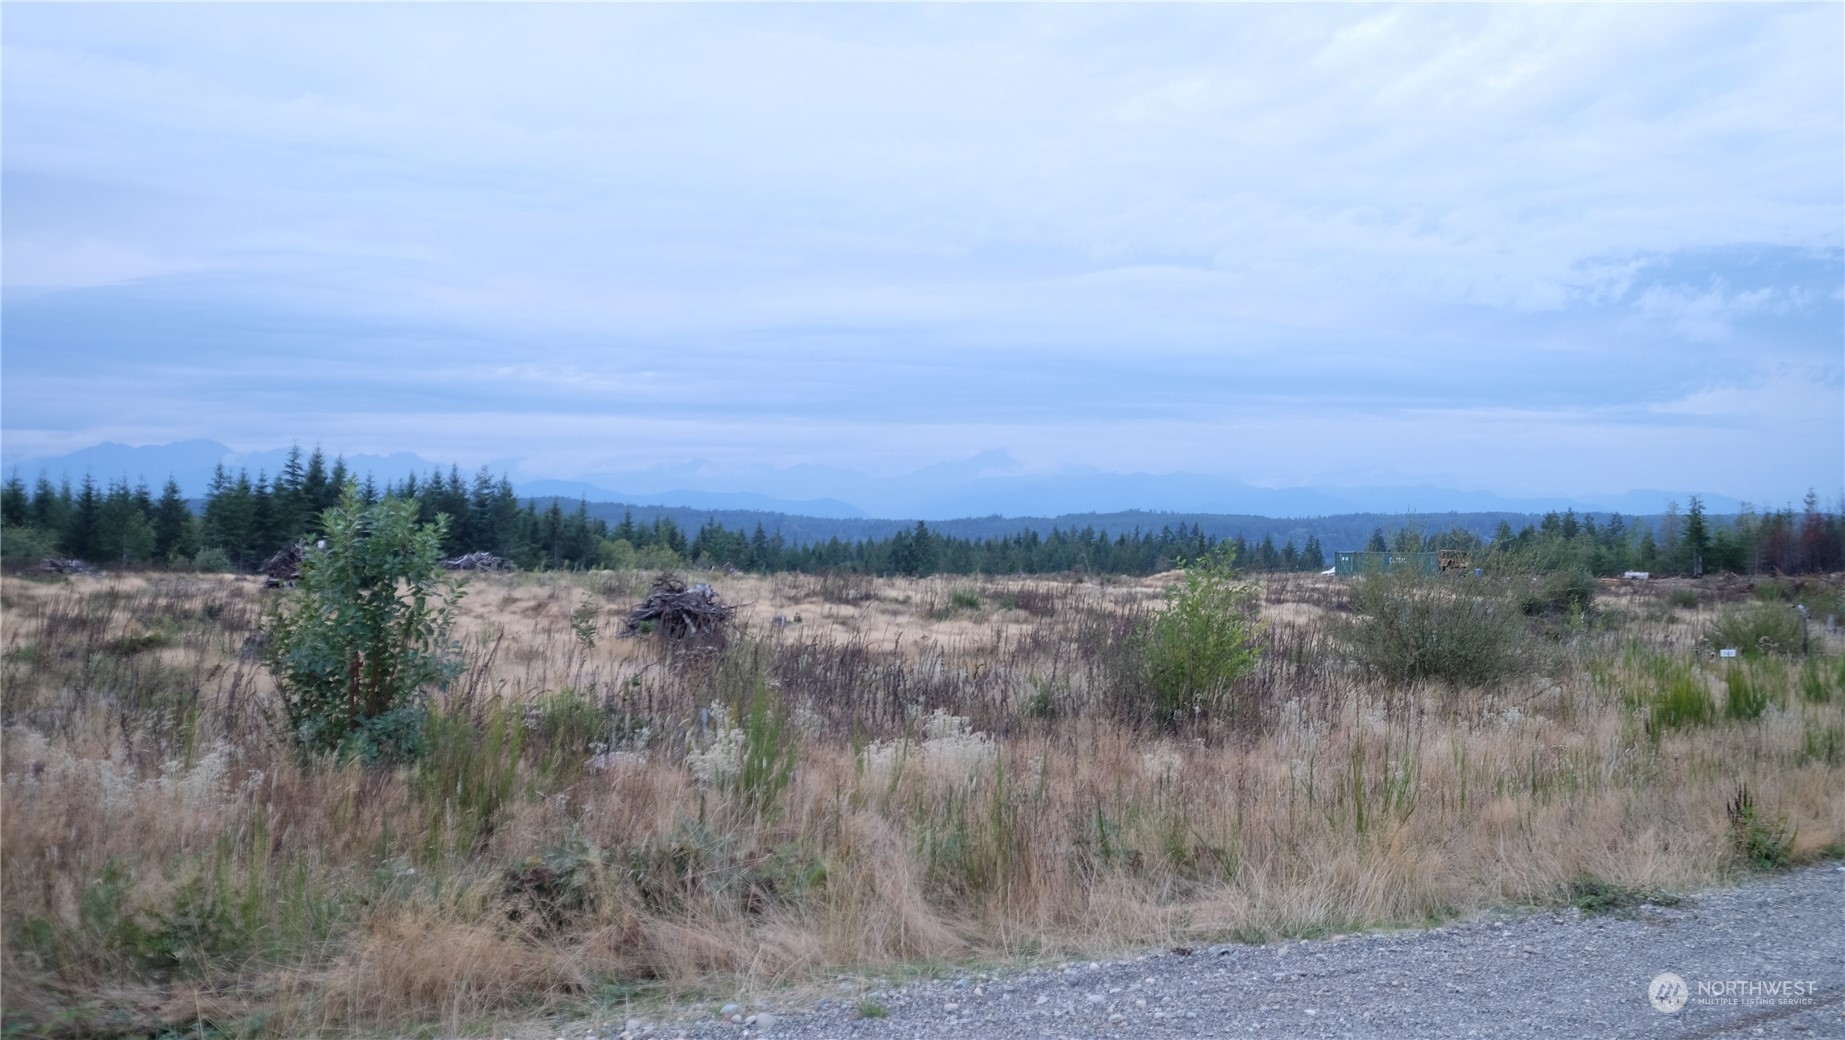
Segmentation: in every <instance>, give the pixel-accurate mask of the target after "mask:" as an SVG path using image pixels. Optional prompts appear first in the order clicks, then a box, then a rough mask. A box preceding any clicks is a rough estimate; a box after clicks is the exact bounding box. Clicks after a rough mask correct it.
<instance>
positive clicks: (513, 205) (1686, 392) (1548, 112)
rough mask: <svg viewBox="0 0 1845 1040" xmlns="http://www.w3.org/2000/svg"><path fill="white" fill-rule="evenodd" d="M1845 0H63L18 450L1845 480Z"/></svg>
mask: <svg viewBox="0 0 1845 1040" xmlns="http://www.w3.org/2000/svg"><path fill="white" fill-rule="evenodd" d="M1842 10H1845V9H1841V8H1840V7H1838V6H1837V5H1812V6H1776V7H1767V8H1758V7H1747V8H1743V7H1703V6H1668V7H1654V6H1639V7H1616V6H1607V7H1569V8H1532V7H1484V6H1482V7H1406V8H1375V7H1363V8H1347V7H1307V8H1298V9H1296V8H1259V9H1251V8H1220V7H1200V8H1190V7H1186V8H1171V7H1165V8H1155V9H1136V8H1091V7H1075V8H1038V7H1023V8H1012V7H1002V8H942V7H918V8H882V7H879V8H837V7H823V8H806V7H801V8H739V7H717V8H679V7H603V6H580V7H579V6H541V7H415V6H412V7H346V6H341V7H254V6H252V7H241V6H234V7H141V6H132V7H80V8H57V7H20V8H14V9H9V11H8V15H7V19H6V24H5V37H4V41H3V43H4V51H5V53H4V58H5V61H4V71H3V75H4V84H3V86H4V93H3V95H0V104H3V106H4V111H3V112H0V116H3V119H0V134H3V135H4V141H3V143H4V152H3V155H4V169H3V176H4V183H3V184H0V192H3V194H0V204H3V205H4V217H5V219H4V228H3V233H4V280H5V289H6V298H5V313H4V329H3V332H4V342H3V348H4V364H5V381H4V387H3V389H0V403H3V404H4V408H5V415H4V432H5V436H6V441H7V454H8V455H9V457H19V456H21V455H31V454H51V453H55V452H60V451H64V450H68V449H70V448H72V447H76V446H78V445H81V444H84V443H90V442H93V441H96V440H102V439H111V440H120V441H128V442H137V443H140V442H153V441H167V440H178V439H181V438H185V437H195V436H201V437H214V438H217V439H219V440H223V441H226V442H229V443H232V444H234V445H236V446H238V447H241V448H245V449H253V448H261V447H270V446H273V445H274V444H276V443H282V442H286V441H287V440H291V439H303V440H308V441H314V440H319V441H322V442H325V443H327V444H328V445H329V447H334V448H338V449H343V450H347V451H350V452H361V451H371V452H386V451H394V450H400V449H401V450H411V451H416V452H419V453H421V454H423V455H426V456H430V457H436V458H453V459H457V460H459V461H461V462H463V463H464V464H466V463H473V462H479V461H486V460H489V459H501V458H506V457H509V456H518V457H522V458H523V459H524V460H525V461H524V463H523V467H524V469H525V471H526V472H527V473H528V474H530V475H556V476H566V475H575V474H579V473H589V472H610V471H631V470H640V469H644V468H647V467H650V466H655V465H659V464H670V463H675V462H680V461H684V460H687V459H692V458H700V459H706V460H710V462H709V464H708V465H706V466H704V467H701V472H707V473H708V474H709V479H710V480H711V481H712V482H714V483H721V482H722V481H723V480H724V479H725V476H724V474H725V473H726V472H730V473H736V474H741V473H745V472H760V471H761V469H762V467H775V466H790V465H796V464H818V465H829V466H839V467H856V468H867V467H872V468H881V469H884V470H886V471H901V470H904V469H908V468H913V467H915V466H918V465H924V464H928V463H931V462H937V461H941V460H943V459H948V458H959V457H966V456H968V455H971V454H973V453H974V452H976V451H981V450H985V449H990V448H1004V449H1006V450H1007V451H1008V452H1009V455H1008V458H1009V459H1011V460H1014V461H1013V462H1012V463H1010V464H1012V465H1015V466H1018V467H1022V468H1024V469H1027V470H1030V469H1038V470H1048V469H1056V468H1059V467H1065V466H1070V465H1079V464H1089V465H1094V466H1097V467H1099V468H1101V469H1105V470H1114V471H1154V472H1159V471H1176V470H1192V471H1203V472H1221V473H1225V474H1231V475H1235V476H1237V477H1240V478H1243V479H1247V480H1252V481H1257V482H1279V483H1303V482H1307V481H1311V480H1315V479H1329V478H1334V477H1337V478H1342V479H1343V478H1349V477H1350V476H1351V475H1352V474H1354V473H1360V474H1362V473H1366V472H1387V473H1390V474H1399V475H1404V476H1412V477H1418V478H1426V477H1431V476H1441V477H1448V478H1452V479H1459V480H1463V481H1469V482H1472V483H1473V484H1475V485H1477V486H1485V487H1497V488H1503V489H1507V490H1543V491H1550V492H1560V493H1576V492H1582V491H1589V490H1618V489H1620V488H1624V487H1633V486H1641V485H1644V486H1668V487H1672V486H1677V487H1686V488H1701V489H1711V490H1723V491H1727V492H1731V493H1735V494H1738V495H1741V496H1743V497H1753V498H1757V499H1758V500H1760V499H1767V500H1770V501H1778V500H1781V499H1784V498H1787V497H1790V496H1797V495H1798V494H1799V493H1801V492H1802V491H1803V490H1804V489H1805V488H1806V487H1807V486H1809V485H1818V486H1819V487H1820V488H1821V489H1822V490H1823V491H1824V490H1829V489H1836V487H1837V486H1838V484H1839V483H1840V481H1841V473H1842V471H1845V403H1842V401H1845V364H1842V358H1841V349H1840V345H1841V336H1842V335H1845V291H1842V289H1841V285H1842V284H1845V266H1842V265H1845V261H1842V257H1845V232H1842V231H1841V228H1842V227H1845V177H1841V175H1840V168H1841V160H1842V158H1845V101H1842V99H1845V56H1842V55H1841V51H1840V49H1839V47H1838V46H1837V41H1838V39H1839V38H1840V35H1841V32H1842V31H1845V24H1842V23H1845V18H1842V15H1841V12H1842Z"/></svg>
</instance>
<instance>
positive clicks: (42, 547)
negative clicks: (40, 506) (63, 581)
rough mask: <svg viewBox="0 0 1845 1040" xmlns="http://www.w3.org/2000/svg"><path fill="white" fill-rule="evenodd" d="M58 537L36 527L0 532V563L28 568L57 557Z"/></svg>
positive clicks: (11, 527)
mask: <svg viewBox="0 0 1845 1040" xmlns="http://www.w3.org/2000/svg"><path fill="white" fill-rule="evenodd" d="M57 555H59V553H58V536H57V535H56V534H55V533H54V532H51V531H46V530H42V529H40V528H37V527H20V526H17V525H15V526H10V527H8V528H7V529H6V530H5V531H4V532H0V561H5V563H6V564H7V565H8V566H9V567H30V566H35V565H37V564H38V562H39V561H40V560H44V559H47V558H49V557H53V556H57Z"/></svg>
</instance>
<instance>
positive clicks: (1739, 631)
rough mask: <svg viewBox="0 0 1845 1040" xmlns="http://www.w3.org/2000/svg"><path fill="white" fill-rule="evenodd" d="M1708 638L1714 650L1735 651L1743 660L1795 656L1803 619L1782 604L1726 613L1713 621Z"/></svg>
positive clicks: (1746, 608) (1708, 629) (1769, 604)
mask: <svg viewBox="0 0 1845 1040" xmlns="http://www.w3.org/2000/svg"><path fill="white" fill-rule="evenodd" d="M1705 637H1706V638H1707V639H1709V640H1710V643H1711V645H1712V646H1714V647H1718V648H1723V647H1735V648H1736V652H1737V653H1739V654H1741V655H1742V656H1744V657H1761V656H1764V655H1766V654H1785V653H1792V652H1794V651H1796V650H1798V649H1800V615H1798V614H1796V613H1794V610H1793V608H1792V607H1789V606H1787V605H1786V604H1781V603H1758V604H1756V605H1755V606H1752V607H1745V608H1743V609H1741V610H1726V611H1724V612H1723V613H1722V614H1719V615H1718V616H1717V617H1716V618H1715V619H1714V620H1712V621H1711V623H1710V626H1709V628H1707V629H1706V630H1705Z"/></svg>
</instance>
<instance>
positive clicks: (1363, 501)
mask: <svg viewBox="0 0 1845 1040" xmlns="http://www.w3.org/2000/svg"><path fill="white" fill-rule="evenodd" d="M287 455H288V449H285V448H284V449H274V450H270V451H259V452H241V453H240V452H236V451H233V450H232V449H231V448H229V447H228V446H226V445H224V444H221V443H219V442H217V441H212V440H202V439H201V440H188V441H180V442H176V443H173V444H163V445H147V446H140V447H136V446H130V445H125V444H115V443H104V444H98V445H95V446H92V447H89V448H84V449H81V450H79V451H75V452H71V453H69V454H66V455H61V456H57V457H52V458H44V459H13V458H7V459H6V460H5V463H4V465H5V468H6V470H7V471H8V472H9V473H10V472H14V471H17V472H18V473H20V475H21V476H22V477H24V478H25V479H26V480H27V481H28V482H31V481H32V480H35V479H36V477H37V475H38V474H39V473H44V474H46V475H47V476H49V477H51V479H53V480H54V481H55V480H58V479H61V478H67V479H70V480H71V481H72V482H73V483H74V482H76V481H79V480H81V479H82V478H83V476H84V475H85V474H89V475H91V476H93V477H95V478H96V480H97V481H98V482H100V483H107V482H109V481H113V480H117V479H121V478H124V477H126V478H127V479H128V480H130V481H136V480H145V481H146V482H147V483H148V484H149V485H150V486H151V487H153V488H155V489H158V488H159V486H160V485H161V484H162V483H164V482H165V480H166V479H167V477H168V476H171V477H173V478H174V479H175V480H177V481H178V482H179V484H180V487H181V489H182V490H183V491H184V492H185V493H186V494H187V495H188V496H192V497H197V496H201V495H203V494H204V492H205V488H206V486H207V485H208V484H209V483H210V480H211V477H212V472H213V470H214V469H215V468H216V467H217V466H218V465H220V464H223V465H224V466H226V467H227V468H228V469H230V470H232V471H233V472H234V471H236V470H239V469H243V470H247V471H248V472H249V473H250V474H251V476H255V475H257V474H258V473H259V472H260V473H266V474H268V475H270V476H273V475H274V474H275V473H277V472H278V471H279V470H280V469H281V468H282V466H283V464H284V462H285V460H286V458H287ZM345 461H346V465H347V468H348V470H350V471H351V472H353V473H354V474H357V475H364V474H367V473H369V474H371V476H372V477H373V478H374V479H375V480H377V481H378V482H380V483H386V482H397V481H401V480H403V479H404V478H405V477H407V476H410V475H413V474H414V475H416V476H418V477H427V476H428V475H429V474H430V473H431V472H433V471H438V470H439V471H442V472H447V471H448V469H449V468H450V467H449V466H447V465H445V464H442V463H437V462H433V461H431V460H428V459H425V458H422V457H421V456H418V455H415V454H412V453H409V452H395V453H392V454H390V455H368V454H355V455H349V456H346V457H345ZM516 465H517V460H503V464H501V465H498V466H494V467H491V468H490V469H491V471H492V472H494V473H495V474H498V473H502V472H509V471H513V472H516V469H515V467H516ZM472 473H473V471H472V470H464V471H463V474H464V476H467V477H471V476H472ZM624 477H626V478H630V479H632V481H633V482H634V483H635V484H638V485H641V486H640V487H639V488H633V487H630V488H619V487H614V486H611V483H612V482H613V481H616V480H620V479H622V478H624ZM680 480H684V481H685V482H686V483H687V484H688V485H689V484H695V483H698V482H705V483H708V484H719V485H720V486H717V487H712V486H707V487H696V486H674V483H673V482H675V481H680ZM725 480H735V481H736V484H733V485H729V486H722V485H721V482H723V481H725ZM750 484H755V485H757V486H756V487H750V486H747V485H750ZM648 485H652V486H653V487H654V488H655V489H654V490H648V489H647V487H648ZM784 485H785V486H784ZM513 486H514V490H515V491H516V492H517V493H518V494H519V495H520V496H521V497H526V498H545V499H549V498H559V499H566V500H570V501H573V502H574V501H577V500H582V501H588V502H591V503H595V504H596V505H597V506H598V508H597V509H596V510H595V512H596V513H597V515H604V516H606V515H609V508H602V507H603V506H605V505H606V506H608V507H611V508H613V509H614V516H613V518H614V519H619V516H620V512H621V510H622V509H624V508H633V509H635V510H636V511H637V512H636V516H637V518H638V517H639V516H640V515H641V511H646V512H647V514H648V515H650V516H651V515H672V516H673V517H674V519H675V522H678V523H682V524H684V523H685V522H686V518H689V517H696V518H697V519H696V520H695V521H694V522H693V523H692V526H693V527H696V526H698V525H699V524H702V523H703V520H704V518H705V517H707V516H715V517H733V516H734V517H736V518H737V522H736V523H732V522H730V521H728V520H721V521H720V522H723V523H725V525H726V526H730V527H735V526H746V527H754V526H755V524H756V523H759V522H760V523H762V524H763V525H764V527H765V528H767V529H771V530H781V531H782V532H783V534H784V536H785V537H789V538H797V537H799V538H807V537H810V536H811V537H816V538H818V539H820V540H824V539H825V538H828V537H832V536H833V535H834V534H838V535H839V536H840V537H860V536H870V537H882V536H884V535H887V534H889V533H890V532H892V531H894V530H896V529H898V528H900V527H902V526H905V525H907V524H909V523H913V522H914V521H915V520H916V519H922V520H926V521H928V522H929V523H930V525H931V526H932V527H935V528H937V529H939V530H942V531H944V532H947V531H956V532H962V531H965V532H967V533H968V536H974V535H975V533H976V532H978V533H979V536H981V537H985V536H987V535H988V534H1007V533H1012V532H1016V531H1018V530H1021V529H1024V528H1026V527H1031V528H1034V529H1039V530H1048V529H1049V527H1050V526H1052V525H1056V526H1061V527H1065V528H1068V527H1070V526H1078V527H1080V526H1084V525H1085V524H1087V525H1090V526H1095V527H1097V528H1098V529H1099V528H1102V527H1106V528H1107V529H1108V530H1109V531H1110V532H1111V533H1119V532H1121V531H1131V530H1132V529H1133V528H1134V527H1135V526H1141V527H1145V528H1150V529H1153V530H1157V529H1158V528H1159V527H1161V526H1165V525H1167V524H1175V525H1176V524H1178V523H1186V524H1191V523H1198V524H1200V525H1201V526H1203V527H1205V529H1206V530H1209V531H1212V532H1213V533H1220V534H1235V533H1243V534H1245V535H1246V536H1248V537H1257V538H1259V537H1260V535H1259V534H1256V533H1255V532H1256V531H1257V530H1258V526H1257V525H1258V523H1259V524H1260V525H1261V526H1260V529H1261V530H1264V531H1274V532H1275V535H1276V538H1277V540H1278V541H1282V540H1285V537H1286V532H1289V531H1299V532H1305V531H1307V530H1308V529H1309V526H1310V525H1309V524H1308V523H1307V522H1306V521H1301V522H1298V523H1295V524H1293V525H1292V526H1289V525H1286V524H1284V523H1283V522H1282V521H1280V520H1277V519H1274V518H1278V517H1297V518H1300V517H1311V518H1319V519H1324V518H1331V517H1342V516H1369V517H1387V518H1391V519H1392V520H1393V521H1395V522H1401V520H1402V518H1403V517H1405V516H1426V517H1431V518H1435V517H1442V518H1446V517H1450V516H1455V517H1487V516H1490V517H1493V518H1494V519H1493V521H1492V522H1493V523H1495V524H1496V523H1497V520H1498V518H1499V517H1505V518H1507V519H1508V522H1511V520H1512V518H1520V517H1529V516H1533V515H1539V516H1541V515H1542V514H1544V513H1546V512H1550V511H1553V510H1554V511H1561V510H1565V509H1575V510H1576V511H1577V512H1578V513H1584V514H1608V513H1614V512H1620V513H1623V514H1626V515H1629V516H1636V515H1652V514H1659V513H1662V512H1663V511H1664V510H1665V508H1666V505H1667V504H1668V503H1670V502H1677V503H1679V504H1680V505H1681V506H1683V505H1685V504H1686V503H1688V501H1689V499H1690V495H1689V494H1688V493H1687V494H1678V493H1669V492H1663V491H1656V490H1646V489H1638V490H1632V491H1627V492H1622V493H1619V494H1598V495H1584V496H1573V497H1572V496H1544V495H1539V496H1524V497H1512V496H1507V495H1501V494H1497V493H1494V492H1487V491H1478V490H1457V489H1454V488H1443V487H1435V486H1430V485H1371V486H1356V487H1343V486H1323V487H1302V488H1262V487H1256V486H1254V485H1251V484H1247V483H1244V482H1242V481H1238V480H1235V479H1233V478H1229V477H1222V476H1211V475H1206V474H1196V473H1172V474H1149V473H1105V472H1101V471H1097V470H1087V469H1078V470H1065V471H1060V472H1056V473H1038V474H1033V473H1021V472H1017V465H1016V463H1015V462H1014V461H1013V460H1012V459H1011V458H1010V457H1009V456H1008V455H1007V454H1006V453H1005V452H1003V451H990V452H982V453H980V454H978V455H975V456H972V457H970V458H968V459H964V460H958V461H954V462H946V463H940V464H936V465H933V466H928V467H924V468H922V469H919V470H917V471H914V472H912V473H910V474H905V475H902V476H898V477H880V476H873V475H868V474H864V473H856V472H853V471H849V470H840V469H834V468H829V467H816V466H795V467H788V468H785V469H776V470H769V469H759V470H751V471H742V472H736V473H726V472H722V471H717V470H715V469H713V468H711V467H708V466H706V464H704V463H701V462H692V463H687V464H684V465H681V466H672V467H655V468H654V469H651V470H635V471H628V472H626V473H602V474H593V475H591V476H590V477H588V478H582V479H576V480H561V479H554V478H538V479H529V480H518V479H515V480H514V481H513ZM765 487H766V488H770V489H772V490H764V488H765ZM1702 497H1703V500H1704V504H1705V508H1706V510H1707V511H1708V512H1710V513H1711V514H1713V515H1721V514H1726V513H1734V512H1736V511H1737V509H1738V508H1739V507H1740V506H1741V504H1742V503H1740V502H1739V501H1738V500H1736V499H1734V498H1731V497H1728V496H1725V495H1721V494H1705V495H1703V496H1702ZM1782 504H1792V503H1791V501H1790V503H1762V504H1761V505H1763V506H1766V507H1768V508H1775V507H1778V506H1780V505H1782ZM1091 518H1093V519H1091ZM1315 522H1316V523H1317V522H1318V521H1317V520H1316V521H1315ZM1466 522H1471V521H1466ZM1226 524H1229V525H1239V524H1240V525H1243V527H1242V528H1236V527H1234V526H1232V527H1229V528H1223V527H1222V525H1226ZM1441 526H1444V527H1445V526H1447V524H1446V523H1445V522H1444V523H1443V524H1442V525H1441ZM1515 526H1516V525H1515ZM855 531H863V532H866V534H865V535H857V534H847V532H855ZM810 532H814V533H813V534H811V535H810ZM874 532H875V533H874ZM1368 533H1369V532H1368V531H1367V532H1366V534H1367V535H1368ZM1302 537H1304V534H1303V535H1302ZM1321 539H1322V541H1326V540H1327V538H1326V536H1325V535H1321Z"/></svg>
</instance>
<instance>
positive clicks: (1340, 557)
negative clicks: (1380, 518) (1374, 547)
mask: <svg viewBox="0 0 1845 1040" xmlns="http://www.w3.org/2000/svg"><path fill="white" fill-rule="evenodd" d="M1440 569H1441V562H1440V560H1439V559H1438V557H1437V556H1436V554H1435V553H1432V552H1342V553H1334V554H1333V573H1334V574H1337V575H1338V576H1339V577H1341V578H1349V577H1352V576H1353V575H1355V574H1369V573H1373V572H1376V571H1411V570H1413V571H1421V572H1422V573H1424V574H1434V573H1436V572H1437V571H1438V570H1440Z"/></svg>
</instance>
